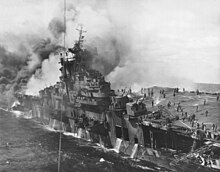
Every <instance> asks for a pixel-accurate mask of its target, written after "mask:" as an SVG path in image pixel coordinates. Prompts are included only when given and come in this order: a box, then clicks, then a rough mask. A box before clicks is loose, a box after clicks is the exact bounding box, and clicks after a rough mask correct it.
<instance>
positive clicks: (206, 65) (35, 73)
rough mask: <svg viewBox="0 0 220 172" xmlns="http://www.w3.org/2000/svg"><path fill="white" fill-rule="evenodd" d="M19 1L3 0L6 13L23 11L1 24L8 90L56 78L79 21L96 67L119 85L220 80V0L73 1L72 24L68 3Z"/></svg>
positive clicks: (33, 87)
mask: <svg viewBox="0 0 220 172" xmlns="http://www.w3.org/2000/svg"><path fill="white" fill-rule="evenodd" d="M16 2H17V1H16ZM14 3H15V2H14V1H11V0H7V2H6V1H5V3H3V5H5V8H6V7H7V9H8V10H7V11H5V10H1V7H0V15H1V16H9V17H11V16H15V14H16V15H17V17H16V18H13V17H11V18H9V17H8V18H7V17H6V19H7V22H5V23H8V25H6V24H5V25H4V27H2V28H0V33H3V34H2V37H1V38H0V41H1V42H2V43H1V47H0V74H1V75H0V83H1V87H0V91H1V93H2V94H4V95H5V94H6V93H9V92H10V93H14V92H19V91H22V90H25V89H27V93H30V94H36V93H37V90H38V89H41V88H43V87H44V86H49V85H52V84H54V83H56V82H57V80H58V77H59V70H58V69H59V65H58V63H57V62H58V57H57V55H56V52H59V51H60V49H62V46H63V45H64V42H63V36H64V32H65V31H66V48H67V47H72V46H73V45H74V41H75V40H77V39H78V32H77V31H76V30H75V28H77V26H78V25H79V24H83V25H84V29H85V30H86V31H87V32H86V33H84V35H85V42H84V44H83V45H84V48H86V49H87V51H88V52H89V53H88V54H89V55H90V57H89V58H88V62H89V63H90V65H91V66H90V67H91V68H93V69H97V70H99V71H100V72H101V73H102V74H103V75H105V76H106V79H107V80H109V81H110V82H111V83H112V87H113V88H116V87H125V86H127V87H132V88H134V87H135V88H139V87H148V86H153V85H161V86H172V87H177V86H178V87H186V86H190V85H191V83H193V82H211V83H220V80H219V78H220V72H219V71H220V67H219V66H220V65H219V64H220V60H219V55H220V50H219V45H220V31H219V16H220V12H219V7H220V2H217V1H214V0H213V1H211V2H210V1H209V2H208V1H206V0H195V1H193V2H191V1H190V0H180V1H178V2H177V1H175V0H158V1H154V0H149V1H146V0H139V1H136V0H121V1H117V0H106V1H102V0H94V1H91V0H84V1H77V0H75V1H72V0H71V1H70V0H67V4H66V6H67V9H66V27H64V25H63V1H56V2H55V1H52V0H48V1H36V2H35V1H28V0H18V4H17V5H14ZM11 7H13V8H11ZM14 9H17V11H20V13H17V12H16V10H14ZM21 9H22V10H21ZM2 13H3V14H2ZM15 25H16V26H17V27H16V28H14V27H12V26H15ZM52 67H53V70H54V73H51V72H50V70H49V69H50V68H52ZM55 70H56V71H55ZM54 75H56V77H54Z"/></svg>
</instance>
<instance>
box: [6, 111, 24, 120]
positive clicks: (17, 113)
mask: <svg viewBox="0 0 220 172" xmlns="http://www.w3.org/2000/svg"><path fill="white" fill-rule="evenodd" d="M9 112H11V113H12V114H13V115H15V117H16V118H19V117H24V112H21V111H18V110H11V111H9Z"/></svg>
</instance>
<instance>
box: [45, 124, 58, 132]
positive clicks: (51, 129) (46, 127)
mask: <svg viewBox="0 0 220 172" xmlns="http://www.w3.org/2000/svg"><path fill="white" fill-rule="evenodd" d="M42 126H43V129H45V130H48V131H52V132H56V133H58V132H60V131H59V130H54V129H53V128H51V127H50V126H49V125H42Z"/></svg>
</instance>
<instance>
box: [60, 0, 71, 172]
mask: <svg viewBox="0 0 220 172" xmlns="http://www.w3.org/2000/svg"><path fill="white" fill-rule="evenodd" d="M63 5H64V9H63V19H64V21H63V23H64V34H63V46H64V51H65V49H66V0H64V4H63ZM64 56H66V53H64ZM62 62H63V68H64V71H65V74H66V69H65V66H66V64H65V61H63V59H62ZM64 82H65V86H66V93H67V97H68V101H69V90H68V87H67V80H66V75H65V76H64ZM62 90H63V89H62ZM61 100H62V103H61V114H60V121H61V124H62V121H63V114H62V108H63V98H62V99H61ZM61 144H62V133H61V129H60V135H59V150H58V151H59V152H58V167H57V168H58V169H57V171H58V172H60V160H61V159H60V157H61Z"/></svg>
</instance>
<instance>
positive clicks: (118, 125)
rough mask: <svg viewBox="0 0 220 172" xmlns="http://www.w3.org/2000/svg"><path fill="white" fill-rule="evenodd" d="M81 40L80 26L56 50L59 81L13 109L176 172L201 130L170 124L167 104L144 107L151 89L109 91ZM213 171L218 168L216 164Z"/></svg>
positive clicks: (196, 143)
mask: <svg viewBox="0 0 220 172" xmlns="http://www.w3.org/2000/svg"><path fill="white" fill-rule="evenodd" d="M83 41H84V36H83V30H82V28H81V29H80V30H79V39H78V41H76V42H75V44H74V47H73V48H69V49H68V50H66V51H64V52H62V53H60V64H61V66H62V67H61V68H60V71H61V72H62V76H61V77H60V81H59V82H57V83H56V84H55V85H53V86H50V87H47V88H45V89H43V90H40V91H39V95H40V96H39V97H34V96H29V95H22V94H17V95H16V97H17V100H18V101H19V103H17V104H15V105H14V106H13V107H12V108H11V109H12V110H18V111H22V112H24V114H25V115H27V116H29V117H30V116H31V117H32V118H33V119H35V120H38V121H40V122H41V123H43V124H44V125H48V126H49V127H51V128H52V129H54V130H59V131H60V130H61V131H65V132H71V133H72V134H73V135H75V136H76V137H78V138H81V139H85V140H88V141H92V142H95V143H99V144H100V145H102V146H105V147H107V148H111V149H112V150H114V151H116V152H121V153H124V154H126V155H129V156H130V158H137V159H142V160H146V161H151V162H153V163H157V164H159V165H160V166H164V167H166V168H169V169H174V170H176V167H175V165H176V164H178V163H177V160H179V159H181V158H180V157H182V156H185V157H186V156H187V155H189V154H192V153H193V152H194V151H196V149H197V148H199V147H201V146H203V145H204V142H205V141H207V140H206V139H205V138H203V137H202V135H200V133H199V132H194V131H192V130H189V128H187V127H184V126H178V125H172V122H173V121H175V120H176V118H175V116H173V115H172V114H171V113H170V112H169V111H168V110H167V109H166V108H165V107H163V106H152V107H147V106H146V104H145V103H144V101H143V100H147V99H149V100H152V90H151V92H150V94H148V95H146V94H144V97H141V98H140V97H139V98H136V97H135V96H134V94H133V93H132V90H131V89H122V90H117V91H115V90H112V89H111V84H110V83H109V82H106V81H105V78H104V76H103V75H102V74H101V73H100V72H98V71H97V70H94V69H91V68H89V64H88V62H87V58H88V55H89V54H88V51H87V50H85V49H83ZM219 159H220V158H219V157H218V158H217V157H216V161H215V162H217V160H218V162H219ZM173 162H176V163H173ZM178 162H179V161H178ZM213 162H214V161H213ZM198 165H199V166H202V164H199V163H198ZM205 168H206V167H205ZM211 169H220V165H219V163H218V164H217V165H216V163H215V165H210V166H209V170H211Z"/></svg>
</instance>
